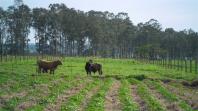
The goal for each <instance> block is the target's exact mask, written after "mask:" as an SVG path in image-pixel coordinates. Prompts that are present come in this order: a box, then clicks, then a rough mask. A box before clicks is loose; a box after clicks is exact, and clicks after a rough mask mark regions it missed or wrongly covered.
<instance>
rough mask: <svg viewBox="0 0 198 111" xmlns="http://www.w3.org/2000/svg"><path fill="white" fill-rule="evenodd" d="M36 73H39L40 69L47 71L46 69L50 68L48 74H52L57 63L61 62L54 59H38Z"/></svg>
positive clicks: (60, 63)
mask: <svg viewBox="0 0 198 111" xmlns="http://www.w3.org/2000/svg"><path fill="white" fill-rule="evenodd" d="M37 65H38V73H41V70H42V72H43V73H45V72H46V73H47V72H48V70H50V74H52V73H53V74H54V70H56V68H57V67H58V65H62V62H61V61H60V60H56V61H46V60H38V61H37Z"/></svg>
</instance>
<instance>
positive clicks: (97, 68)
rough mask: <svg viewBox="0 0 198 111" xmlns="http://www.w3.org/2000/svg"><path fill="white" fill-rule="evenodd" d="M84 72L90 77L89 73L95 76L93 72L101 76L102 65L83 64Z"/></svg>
mask: <svg viewBox="0 0 198 111" xmlns="http://www.w3.org/2000/svg"><path fill="white" fill-rule="evenodd" d="M85 70H86V72H87V75H91V72H93V73H94V74H95V72H97V71H98V73H99V75H102V65H101V64H98V63H93V64H92V63H90V62H86V64H85Z"/></svg>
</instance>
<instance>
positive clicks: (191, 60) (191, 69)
mask: <svg viewBox="0 0 198 111" xmlns="http://www.w3.org/2000/svg"><path fill="white" fill-rule="evenodd" d="M190 73H192V58H190Z"/></svg>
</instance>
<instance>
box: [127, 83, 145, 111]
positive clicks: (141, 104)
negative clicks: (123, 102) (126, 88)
mask: <svg viewBox="0 0 198 111" xmlns="http://www.w3.org/2000/svg"><path fill="white" fill-rule="evenodd" d="M131 90H132V93H131V95H132V97H133V100H134V101H135V102H136V103H137V104H138V106H139V108H140V109H139V110H140V111H148V108H147V105H146V102H145V101H144V100H143V99H142V98H141V97H140V96H139V95H138V92H137V85H131Z"/></svg>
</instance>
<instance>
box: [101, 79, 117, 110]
mask: <svg viewBox="0 0 198 111" xmlns="http://www.w3.org/2000/svg"><path fill="white" fill-rule="evenodd" d="M120 86H121V83H120V81H118V80H116V81H115V82H114V83H113V85H112V86H111V87H110V89H109V91H108V92H107V94H106V96H105V106H104V107H105V111H121V104H120V101H119V95H118V91H119V88H120Z"/></svg>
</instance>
